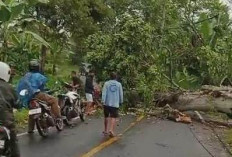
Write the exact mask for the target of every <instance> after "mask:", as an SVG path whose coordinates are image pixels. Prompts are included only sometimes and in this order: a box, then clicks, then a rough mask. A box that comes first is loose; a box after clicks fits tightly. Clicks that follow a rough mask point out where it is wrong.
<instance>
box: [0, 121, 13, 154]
mask: <svg viewBox="0 0 232 157" xmlns="http://www.w3.org/2000/svg"><path fill="white" fill-rule="evenodd" d="M0 156H1V157H10V156H11V149H10V130H9V129H7V128H6V127H4V126H0Z"/></svg>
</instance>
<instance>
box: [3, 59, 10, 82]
mask: <svg viewBox="0 0 232 157" xmlns="http://www.w3.org/2000/svg"><path fill="white" fill-rule="evenodd" d="M10 74H11V69H10V66H9V65H8V64H6V63H4V62H0V79H2V80H4V81H6V82H9V80H10Z"/></svg>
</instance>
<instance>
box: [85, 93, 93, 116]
mask: <svg viewBox="0 0 232 157" xmlns="http://www.w3.org/2000/svg"><path fill="white" fill-rule="evenodd" d="M86 100H87V105H86V114H90V113H91V111H90V110H91V107H92V103H93V96H92V94H89V93H86Z"/></svg>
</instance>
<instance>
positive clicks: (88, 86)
mask: <svg viewBox="0 0 232 157" xmlns="http://www.w3.org/2000/svg"><path fill="white" fill-rule="evenodd" d="M93 79H94V71H93V70H90V71H89V74H88V76H87V77H86V81H85V95H86V100H87V106H86V114H90V112H91V111H90V108H91V106H92V104H93V92H94V85H93Z"/></svg>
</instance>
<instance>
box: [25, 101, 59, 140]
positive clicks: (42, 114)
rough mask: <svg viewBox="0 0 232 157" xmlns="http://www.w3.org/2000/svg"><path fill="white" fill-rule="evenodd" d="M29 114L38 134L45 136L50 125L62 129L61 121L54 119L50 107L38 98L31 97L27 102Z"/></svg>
mask: <svg viewBox="0 0 232 157" xmlns="http://www.w3.org/2000/svg"><path fill="white" fill-rule="evenodd" d="M29 116H31V118H33V119H34V120H35V124H36V127H37V130H38V132H39V134H40V135H41V136H42V137H46V136H47V135H48V133H49V128H50V127H56V129H57V130H58V131H62V130H63V121H62V120H58V121H56V120H55V118H53V116H52V114H51V107H50V106H48V105H47V103H46V102H44V101H41V100H39V99H32V100H31V101H30V103H29Z"/></svg>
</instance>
